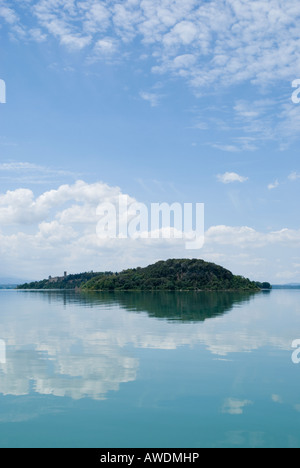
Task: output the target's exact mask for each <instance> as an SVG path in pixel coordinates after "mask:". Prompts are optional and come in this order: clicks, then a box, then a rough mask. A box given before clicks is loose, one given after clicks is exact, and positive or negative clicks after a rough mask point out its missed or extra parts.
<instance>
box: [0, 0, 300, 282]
mask: <svg viewBox="0 0 300 468" xmlns="http://www.w3.org/2000/svg"><path fill="white" fill-rule="evenodd" d="M299 17H300V5H299V2H298V1H294V0H285V1H280V0H268V1H266V0H253V1H251V2H246V1H242V0H218V1H199V0H198V1H194V0H185V1H182V0H181V1H179V0H178V1H177V0H160V1H156V0H127V1H122V2H118V1H115V0H106V1H105V0H104V1H99V0H86V1H75V0H47V1H46V0H35V1H34V0H23V1H10V0H6V1H2V0H0V25H1V28H0V35H1V45H0V79H2V80H5V83H6V87H7V102H6V104H1V105H0V183H1V188H0V237H1V239H0V240H1V242H0V244H1V246H0V255H1V267H0V276H7V275H9V276H18V277H20V276H21V277H24V278H28V279H31V278H40V277H41V276H42V277H44V276H47V275H48V274H60V273H61V271H63V270H65V269H67V270H68V271H70V272H78V271H83V270H91V269H93V270H102V269H113V270H118V269H121V268H124V267H127V266H137V265H144V264H148V263H150V262H152V261H155V260H158V259H165V258H169V257H183V256H193V257H198V258H205V259H206V260H209V261H214V262H216V263H220V264H222V265H224V266H226V267H228V268H230V269H231V270H232V271H234V272H235V273H240V274H243V275H245V276H248V277H249V276H250V277H251V278H255V279H262V280H263V279H265V280H270V281H272V282H276V283H285V282H300V254H299V246H300V226H299V219H298V216H297V212H298V210H297V200H298V199H299V187H300V167H299V155H298V148H299V135H300V133H299V128H300V104H295V103H294V102H293V101H292V99H291V97H292V93H293V92H294V91H295V89H293V88H292V82H293V81H294V80H295V79H299V78H300V54H299V40H300V38H299V32H298V30H299V28H298V24H299V22H298V20H299ZM78 181H81V182H78ZM62 187H65V189H64V188H62ZM66 187H67V189H66ZM66 192H67V193H68V195H66ZM118 193H122V194H128V195H129V196H130V197H131V198H132V199H133V200H137V201H139V202H143V203H146V204H150V203H153V202H168V203H173V202H180V203H196V202H203V203H205V206H206V214H205V225H206V244H205V246H204V248H203V249H202V250H201V251H197V252H192V253H190V252H186V251H184V249H183V246H182V245H179V244H176V243H174V242H169V243H167V242H165V241H164V242H159V241H158V242H156V243H147V242H139V241H128V243H127V244H126V243H125V242H123V241H118V242H107V243H105V244H103V243H101V242H100V243H99V240H97V238H96V228H95V226H96V224H97V219H96V215H95V212H96V206H97V203H99V202H101V200H102V199H103V197H104V198H105V200H107V197H112V199H114V197H115V196H116V194H118ZM101 197H102V198H101ZM72 210H73V211H72ZM74 210H75V211H76V210H77V211H76V212H77V215H76V219H75V218H74V216H73V217H72V216H71V213H73V214H74Z"/></svg>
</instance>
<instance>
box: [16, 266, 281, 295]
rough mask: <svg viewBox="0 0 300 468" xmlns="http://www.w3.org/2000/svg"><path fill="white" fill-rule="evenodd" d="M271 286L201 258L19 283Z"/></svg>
mask: <svg viewBox="0 0 300 468" xmlns="http://www.w3.org/2000/svg"><path fill="white" fill-rule="evenodd" d="M271 288H272V286H271V285H270V283H267V282H265V283H260V282H257V281H250V279H247V278H244V277H243V276H236V275H234V274H233V273H231V272H230V271H229V270H227V269H225V268H223V267H221V266H219V265H216V264H215V263H209V262H206V261H204V260H199V259H170V260H166V261H159V262H156V263H154V264H152V265H149V266H147V267H145V268H140V267H139V268H133V269H128V270H123V271H122V272H120V273H113V272H103V273H94V272H90V273H81V274H78V275H67V274H66V273H65V275H64V276H63V277H58V278H51V277H49V278H48V280H43V281H38V282H35V283H26V284H23V285H20V286H18V289H80V290H82V291H260V290H263V289H264V290H270V289H271Z"/></svg>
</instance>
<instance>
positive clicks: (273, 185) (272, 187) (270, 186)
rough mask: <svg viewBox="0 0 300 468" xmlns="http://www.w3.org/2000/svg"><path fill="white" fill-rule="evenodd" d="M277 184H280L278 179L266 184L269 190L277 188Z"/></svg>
mask: <svg viewBox="0 0 300 468" xmlns="http://www.w3.org/2000/svg"><path fill="white" fill-rule="evenodd" d="M279 185H280V184H279V181H278V180H275V182H273V183H271V184H269V185H268V189H269V190H274V189H276V188H278V187H279Z"/></svg>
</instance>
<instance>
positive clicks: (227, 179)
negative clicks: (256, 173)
mask: <svg viewBox="0 0 300 468" xmlns="http://www.w3.org/2000/svg"><path fill="white" fill-rule="evenodd" d="M217 178H218V180H219V182H222V184H232V183H234V182H240V183H243V182H247V180H248V177H243V176H241V175H239V174H236V173H235V172H225V174H219V175H218V176H217Z"/></svg>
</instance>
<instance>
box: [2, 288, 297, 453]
mask: <svg viewBox="0 0 300 468" xmlns="http://www.w3.org/2000/svg"><path fill="white" fill-rule="evenodd" d="M0 304H1V307H0V447H98V448H107V447H109V448H114V447H122V448H125V447H145V448H147V447H158V448H176V447H178V448H187V447H190V448H192V447H193V448H198V447H199V448H201V447H300V385H299V383H300V364H299V365H296V364H293V362H292V352H293V349H292V347H291V345H292V342H293V341H294V340H296V339H300V291H298V290H296V291H272V292H269V293H259V294H254V295H249V294H248V295H247V294H238V293H153V294H152V293H123V294H122V293H120V294H114V293H111V294H105V293H98V294H80V293H75V292H56V291H52V292H48V291H44V292H38V291H35V292H33V291H32V292H30V291H0Z"/></svg>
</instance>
